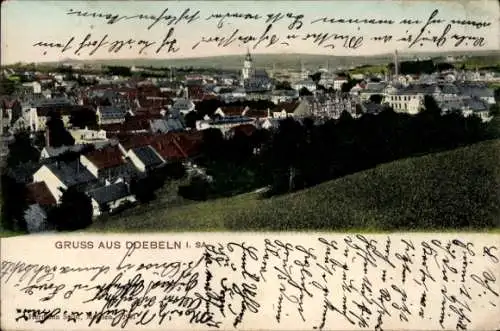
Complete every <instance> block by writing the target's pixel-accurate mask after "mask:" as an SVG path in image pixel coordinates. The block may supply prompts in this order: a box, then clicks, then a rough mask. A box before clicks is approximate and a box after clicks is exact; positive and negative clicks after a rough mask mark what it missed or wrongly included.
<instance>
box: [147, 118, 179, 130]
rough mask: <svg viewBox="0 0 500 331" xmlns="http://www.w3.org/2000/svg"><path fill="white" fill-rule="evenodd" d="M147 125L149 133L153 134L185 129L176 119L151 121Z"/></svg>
mask: <svg viewBox="0 0 500 331" xmlns="http://www.w3.org/2000/svg"><path fill="white" fill-rule="evenodd" d="M149 123H150V126H151V132H154V133H167V132H178V131H184V129H185V127H184V124H183V123H182V121H181V120H180V119H178V118H168V119H152V120H150V121H149Z"/></svg>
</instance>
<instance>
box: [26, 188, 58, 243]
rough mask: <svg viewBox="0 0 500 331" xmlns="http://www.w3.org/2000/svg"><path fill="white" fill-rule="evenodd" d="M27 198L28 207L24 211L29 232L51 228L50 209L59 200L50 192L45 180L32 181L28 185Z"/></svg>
mask: <svg viewBox="0 0 500 331" xmlns="http://www.w3.org/2000/svg"><path fill="white" fill-rule="evenodd" d="M26 191H27V196H26V200H27V203H28V208H27V209H26V210H25V212H24V219H25V221H26V226H27V229H28V232H29V233H36V232H43V231H47V230H51V226H50V225H49V224H48V223H47V212H48V210H49V209H50V208H51V207H52V206H54V205H56V203H57V201H56V199H55V198H54V196H53V195H52V193H50V190H49V188H48V187H47V184H45V182H37V183H31V184H28V185H27V186H26Z"/></svg>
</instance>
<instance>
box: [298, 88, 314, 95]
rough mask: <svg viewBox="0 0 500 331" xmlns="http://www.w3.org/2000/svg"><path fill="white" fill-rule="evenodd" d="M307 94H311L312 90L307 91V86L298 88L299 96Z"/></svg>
mask: <svg viewBox="0 0 500 331" xmlns="http://www.w3.org/2000/svg"><path fill="white" fill-rule="evenodd" d="M308 95H312V92H311V91H309V90H308V89H307V87H305V86H304V87H302V88H301V89H300V90H299V96H301V97H303V96H308Z"/></svg>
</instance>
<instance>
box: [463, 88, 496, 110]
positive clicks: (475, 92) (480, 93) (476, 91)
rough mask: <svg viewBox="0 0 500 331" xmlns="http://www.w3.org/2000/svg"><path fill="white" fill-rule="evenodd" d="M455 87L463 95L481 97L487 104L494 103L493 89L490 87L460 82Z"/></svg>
mask: <svg viewBox="0 0 500 331" xmlns="http://www.w3.org/2000/svg"><path fill="white" fill-rule="evenodd" d="M457 87H458V89H459V90H460V94H462V95H463V96H467V97H470V98H477V99H481V100H483V101H484V102H486V103H487V104H489V105H494V104H495V103H496V100H495V91H494V90H493V89H491V88H488V87H486V86H483V85H480V84H460V85H458V86H457Z"/></svg>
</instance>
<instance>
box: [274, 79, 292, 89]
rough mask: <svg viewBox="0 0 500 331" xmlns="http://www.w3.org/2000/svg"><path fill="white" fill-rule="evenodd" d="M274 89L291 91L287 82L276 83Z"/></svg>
mask: <svg viewBox="0 0 500 331" xmlns="http://www.w3.org/2000/svg"><path fill="white" fill-rule="evenodd" d="M274 88H275V89H276V90H292V86H291V85H290V82H288V81H282V82H276V84H275V85H274Z"/></svg>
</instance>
